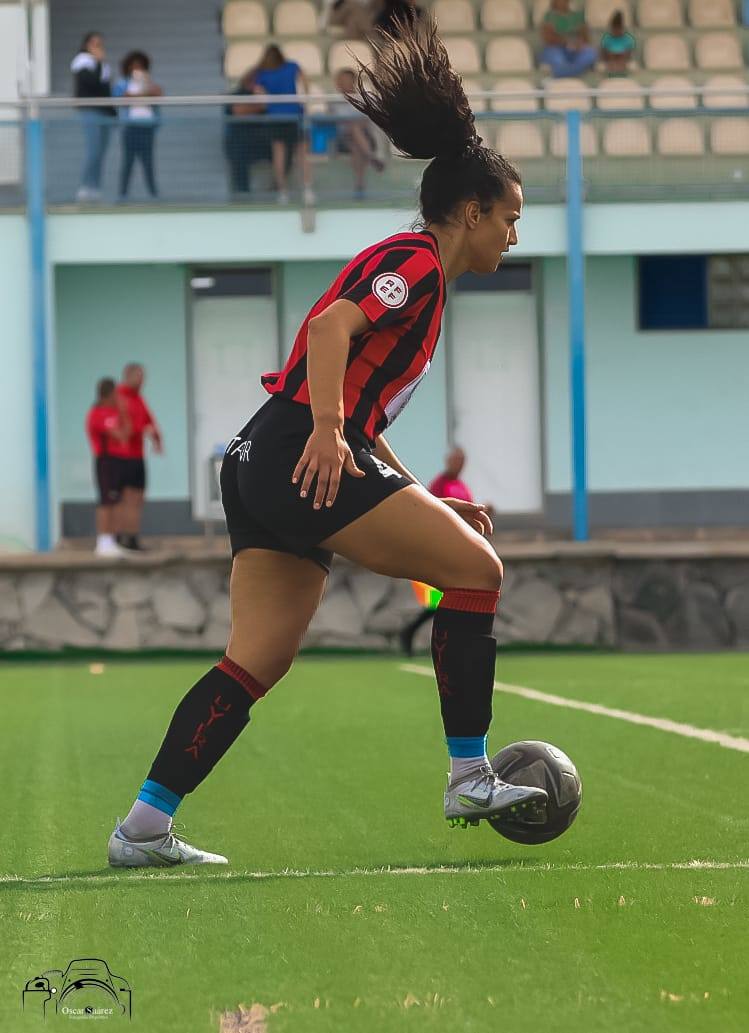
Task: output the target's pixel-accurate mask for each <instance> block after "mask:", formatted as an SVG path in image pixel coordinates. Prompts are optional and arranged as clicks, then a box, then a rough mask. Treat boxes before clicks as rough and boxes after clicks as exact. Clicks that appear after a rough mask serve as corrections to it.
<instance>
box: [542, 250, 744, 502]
mask: <svg viewBox="0 0 749 1033" xmlns="http://www.w3.org/2000/svg"><path fill="white" fill-rule="evenodd" d="M586 278H587V308H588V312H587V319H586V325H587V359H588V458H589V473H590V488H591V490H592V491H627V490H659V491H667V490H669V489H711V488H713V489H717V488H747V487H749V464H748V463H747V461H746V455H745V452H746V449H745V443H746V441H747V440H749V405H748V404H747V399H748V398H749V333H747V331H745V330H744V331H738V330H736V331H731V330H721V331H691V330H690V331H676V332H668V331H667V332H658V333H654V332H649V333H642V332H640V331H639V330H638V329H637V323H636V320H637V312H636V300H637V298H636V259H635V258H633V257H631V256H618V257H609V258H593V259H588V262H587V265H586ZM543 326H544V338H545V347H544V367H545V378H546V379H545V410H546V454H547V490H549V491H566V490H569V488H570V461H569V440H570V437H569V392H568V385H567V378H568V368H567V355H568V352H567V347H568V344H567V340H568V333H567V302H566V296H565V267H564V262H563V261H562V260H561V259H546V260H545V261H544V307H543Z"/></svg>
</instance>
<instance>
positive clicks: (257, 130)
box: [224, 68, 290, 194]
mask: <svg viewBox="0 0 749 1033" xmlns="http://www.w3.org/2000/svg"><path fill="white" fill-rule="evenodd" d="M256 79H257V73H256V70H255V69H254V68H250V69H249V70H248V71H246V72H245V73H244V75H243V76H242V78H241V79H240V80H239V83H238V84H237V88H236V89H235V90H233V91H232V95H233V96H240V97H247V96H249V95H250V94H257V95H261V94H263V93H265V90H264V89H263V88H262V86H258V84H257V81H256ZM266 111H267V105H265V104H246V103H245V104H227V105H226V106H225V108H224V115H225V117H226V120H225V123H224V153H225V154H226V159H227V161H228V162H229V172H230V184H231V192H232V194H248V193H249V192H250V166H251V165H252V164H253V163H254V162H257V161H266V160H267V161H270V158H271V150H270V137H269V130H268V127H267V123H266V122H265V121H264V120H263V119H259V118H258V115H263V114H265V112H266ZM289 157H290V155H289ZM289 164H290V162H289Z"/></svg>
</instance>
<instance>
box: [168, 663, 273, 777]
mask: <svg viewBox="0 0 749 1033" xmlns="http://www.w3.org/2000/svg"><path fill="white" fill-rule="evenodd" d="M266 691H267V690H266V689H264V688H263V686H262V685H260V684H259V683H258V682H256V681H255V679H254V678H253V677H252V675H250V674H248V673H247V671H245V670H244V669H243V668H241V667H240V666H239V664H235V663H234V661H233V660H230V659H229V658H228V657H226V656H225V657H224V658H223V659H222V660H221V662H220V663H218V664H217V665H216V666H215V667H212V668H211V669H210V671H208V673H207V674H204V675H203V677H202V678H201V679H200V681H199V682H197V683H196V684H195V685H193V687H192V688H191V689H190V691H189V692H188V693H187V695H186V696H185V697H184V699H183V700H182V702H181V703H180V704H179V706H178V707H177V709H176V710H175V712H174V716H173V717H172V720H171V723H170V725H169V728H168V729H167V732H166V735H165V736H164V741H163V743H162V744H161V749H160V750H159V752H158V753H157V755H156V759H155V760H154V762H153V764H152V765H151V770H150V771H149V773H148V778H149V779H150V780H151V781H153V782H158V783H159V785H162V786H165V787H166V788H167V789H169V790H171V792H173V793H176V794H177V795H178V796H185V795H186V794H187V793H191V792H192V791H193V790H194V789H196V788H197V787H198V786H199V785H200V783H201V782H202V781H203V779H204V778H206V777H207V776H208V775H209V774H210V772H211V771H212V770H213V768H214V767H215V766H216V764H218V762H219V761H220V760H221V758H222V757H223V755H224V754H225V753H226V751H227V750H228V749H229V747H230V746H231V745H232V743H233V742H234V740H235V739H236V738H237V737H238V736H239V734H240V732H241V731H242V729H243V728H244V727H245V725H246V724H247V723H248V722H249V720H250V707H251V706H252V705H253V703H255V702H256V701H257V700H258V699H260V698H261V697H262V696H264V695H265V693H266Z"/></svg>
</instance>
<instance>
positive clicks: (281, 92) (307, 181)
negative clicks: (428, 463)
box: [255, 43, 315, 204]
mask: <svg viewBox="0 0 749 1033" xmlns="http://www.w3.org/2000/svg"><path fill="white" fill-rule="evenodd" d="M255 81H256V83H257V85H258V86H261V87H262V88H263V90H265V92H266V93H267V94H269V95H270V96H273V95H275V96H290V95H291V94H297V93H309V84H308V83H307V77H306V76H305V74H304V72H303V71H302V69H301V68H300V67H299V65H298V64H297V63H296V61H287V60H286V58H285V57H284V55H283V53H282V51H281V48H280V47H278V46H276V44H275V43H272V44H271V45H270V46H268V47H266V50H265V53H264V54H263V57H262V59H261V61H260V64H259V65H258V67H257V70H256V73H255ZM303 112H304V108H303V106H302V104H300V103H298V102H296V101H283V102H281V103H280V104H271V105H269V106H268V116H269V118H268V120H267V121H266V126H267V127H268V130H269V133H270V141H271V155H272V161H273V179H274V181H275V185H276V190H277V191H278V202H279V204H288V203H289V191H288V186H287V174H288V169H289V159H290V158H291V156H292V155H296V156H297V158H298V161H299V163H300V165H301V171H302V182H303V184H304V202H305V204H314V202H315V194H314V191H313V190H312V169H311V166H310V163H309V158H308V155H307V149H306V146H305V141H304V135H303V133H302V115H303ZM274 116H278V119H277V121H276V120H275V119H274Z"/></svg>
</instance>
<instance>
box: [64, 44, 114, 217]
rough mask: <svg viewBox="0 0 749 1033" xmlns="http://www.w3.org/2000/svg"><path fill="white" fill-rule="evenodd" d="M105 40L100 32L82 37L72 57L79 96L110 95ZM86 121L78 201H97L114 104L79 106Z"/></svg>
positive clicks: (72, 66) (74, 86) (75, 88)
mask: <svg viewBox="0 0 749 1033" xmlns="http://www.w3.org/2000/svg"><path fill="white" fill-rule="evenodd" d="M105 58H106V51H105V50H104V40H103V38H102V36H101V33H99V32H89V33H87V34H86V35H85V36H84V37H83V42H82V43H81V49H80V50H79V52H78V53H77V54H76V55H75V57H74V58H73V60H72V62H71V65H70V71H71V72H72V73H73V92H74V94H75V96H76V97H110V96H111V94H112V91H111V88H110V82H109V79H110V71H109V65H108V64H107V63H106V60H105ZM78 111H79V112H80V116H81V120H82V122H83V139H84V145H85V157H84V161H83V172H82V173H81V185H80V187H79V188H78V193H77V194H76V200H77V201H98V199H99V198H100V197H101V173H102V166H103V164H104V155H105V154H106V153H107V147H108V146H109V133H110V131H111V129H112V125H113V120H114V117H115V115H116V114H117V112H116V111H115V109H114V108H110V107H107V106H104V107H90V108H79V109H78Z"/></svg>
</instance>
